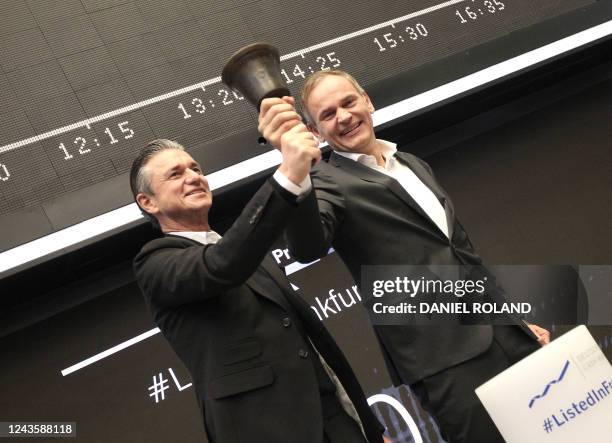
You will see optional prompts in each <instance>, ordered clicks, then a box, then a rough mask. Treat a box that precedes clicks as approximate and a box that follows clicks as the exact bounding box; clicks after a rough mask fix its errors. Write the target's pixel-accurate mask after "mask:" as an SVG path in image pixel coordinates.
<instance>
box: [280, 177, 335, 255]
mask: <svg viewBox="0 0 612 443" xmlns="http://www.w3.org/2000/svg"><path fill="white" fill-rule="evenodd" d="M311 180H312V187H313V188H312V189H311V191H310V193H309V194H308V195H307V196H306V197H305V198H304V199H303V200H301V201H300V203H299V205H298V208H297V210H296V211H295V212H294V213H293V215H292V216H291V219H290V220H289V223H288V225H287V228H286V230H285V236H286V240H287V243H288V245H289V250H290V252H291V255H292V256H293V257H295V258H296V259H297V260H298V261H300V262H302V263H307V262H310V261H313V260H316V259H317V258H321V257H324V256H325V255H327V251H328V250H329V248H330V247H331V246H332V243H333V240H334V236H335V234H336V232H337V230H338V228H339V227H340V226H341V225H342V221H343V219H344V213H345V208H346V200H345V197H344V194H343V193H342V190H341V188H340V186H339V185H338V183H336V182H335V181H334V180H333V179H332V178H331V177H330V176H329V175H327V174H325V173H324V172H323V171H321V170H320V169H318V168H317V169H315V170H313V172H312V174H311Z"/></svg>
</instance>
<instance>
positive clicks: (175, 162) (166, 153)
mask: <svg viewBox="0 0 612 443" xmlns="http://www.w3.org/2000/svg"><path fill="white" fill-rule="evenodd" d="M197 164H198V162H196V161H195V160H194V159H193V157H192V156H191V155H189V154H188V153H187V152H185V151H183V150H180V149H164V150H163V151H159V152H157V153H155V155H153V156H152V157H151V158H150V159H149V161H148V162H147V163H146V165H145V169H146V170H148V172H150V173H153V174H155V173H163V172H164V171H169V170H172V169H174V168H178V167H185V166H191V165H197Z"/></svg>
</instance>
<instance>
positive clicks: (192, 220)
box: [136, 149, 212, 232]
mask: <svg viewBox="0 0 612 443" xmlns="http://www.w3.org/2000/svg"><path fill="white" fill-rule="evenodd" d="M143 172H144V173H145V174H146V177H147V179H148V181H149V187H150V190H151V195H148V194H145V193H140V194H138V196H137V197H136V199H137V201H138V204H139V205H140V207H141V208H143V209H144V210H145V211H147V212H148V213H149V214H151V215H153V216H154V217H155V218H157V220H158V221H159V224H160V225H161V227H162V230H163V231H164V232H169V231H200V230H208V229H209V228H208V211H209V209H210V207H211V205H212V194H211V192H210V187H209V186H208V181H207V180H206V177H204V175H203V174H202V169H201V168H200V165H199V164H198V163H197V162H196V161H195V160H194V159H193V158H192V157H191V156H190V155H189V154H187V153H186V152H185V151H181V150H178V149H165V150H163V151H160V152H159V153H157V154H156V155H154V156H153V157H152V158H151V159H150V160H149V161H148V163H147V164H146V165H145V167H144V171H143Z"/></svg>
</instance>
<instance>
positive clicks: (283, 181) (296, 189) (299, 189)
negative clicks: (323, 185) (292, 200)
mask: <svg viewBox="0 0 612 443" xmlns="http://www.w3.org/2000/svg"><path fill="white" fill-rule="evenodd" d="M272 178H273V179H274V180H276V182H277V183H278V184H279V185H281V186H282V187H283V188H284V189H286V190H287V191H289V192H291V193H292V194H293V195H295V196H296V197H301V196H303V195H306V194H308V192H310V190H311V189H312V182H311V181H310V175H307V176H306V178H305V179H304V180H302V182H301V183H300V184H298V185H296V184H295V183H293V182H292V181H291V180H289V179H288V178H287V177H286V176H285V174H283V173H282V172H280V171H279V170H278V169H277V170H276V172H275V173H274V175H273V176H272Z"/></svg>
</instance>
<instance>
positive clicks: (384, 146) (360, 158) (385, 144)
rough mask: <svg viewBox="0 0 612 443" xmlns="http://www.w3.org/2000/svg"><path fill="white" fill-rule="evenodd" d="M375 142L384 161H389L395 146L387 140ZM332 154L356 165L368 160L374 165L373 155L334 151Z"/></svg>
mask: <svg viewBox="0 0 612 443" xmlns="http://www.w3.org/2000/svg"><path fill="white" fill-rule="evenodd" d="M376 141H377V142H379V143H380V147H381V150H382V154H383V156H384V157H385V159H386V160H389V159H390V158H391V157H392V156H393V154H395V153H396V152H397V144H395V143H392V142H389V141H387V140H380V139H376ZM334 152H335V153H336V154H339V155H341V156H343V157H346V158H348V159H351V160H354V161H356V162H358V163H364V162H367V161H368V159H374V162H375V163H376V159H375V158H374V156H373V155H369V154H360V153H358V152H345V151H336V150H334Z"/></svg>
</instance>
